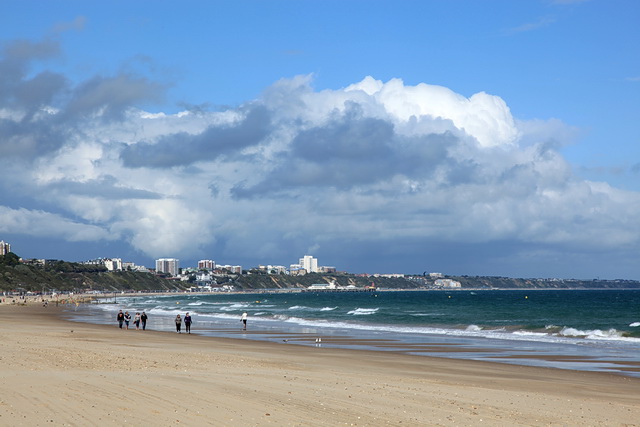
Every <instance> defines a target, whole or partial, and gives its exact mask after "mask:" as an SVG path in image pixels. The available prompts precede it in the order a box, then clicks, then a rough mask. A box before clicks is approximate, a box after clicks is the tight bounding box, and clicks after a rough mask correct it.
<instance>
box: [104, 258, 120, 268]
mask: <svg viewBox="0 0 640 427" xmlns="http://www.w3.org/2000/svg"><path fill="white" fill-rule="evenodd" d="M104 266H105V267H107V270H109V271H121V270H122V259H121V258H107V259H105V260H104Z"/></svg>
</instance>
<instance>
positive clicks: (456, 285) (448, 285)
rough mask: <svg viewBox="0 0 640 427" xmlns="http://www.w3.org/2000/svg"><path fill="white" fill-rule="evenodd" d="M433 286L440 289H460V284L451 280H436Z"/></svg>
mask: <svg viewBox="0 0 640 427" xmlns="http://www.w3.org/2000/svg"><path fill="white" fill-rule="evenodd" d="M433 284H434V285H435V286H438V287H441V288H452V289H457V288H462V284H461V283H460V282H458V281H455V280H451V279H438V280H436V281H435V282H433Z"/></svg>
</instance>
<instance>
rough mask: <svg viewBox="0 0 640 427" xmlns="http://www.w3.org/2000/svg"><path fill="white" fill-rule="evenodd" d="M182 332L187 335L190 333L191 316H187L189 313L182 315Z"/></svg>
mask: <svg viewBox="0 0 640 427" xmlns="http://www.w3.org/2000/svg"><path fill="white" fill-rule="evenodd" d="M184 331H185V332H186V333H188V334H190V333H191V316H189V313H187V314H185V315H184Z"/></svg>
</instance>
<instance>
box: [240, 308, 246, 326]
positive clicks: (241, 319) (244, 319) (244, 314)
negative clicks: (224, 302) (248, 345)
mask: <svg viewBox="0 0 640 427" xmlns="http://www.w3.org/2000/svg"><path fill="white" fill-rule="evenodd" d="M240 321H241V322H242V330H243V331H246V330H247V312H246V311H245V312H244V313H242V316H241V317H240Z"/></svg>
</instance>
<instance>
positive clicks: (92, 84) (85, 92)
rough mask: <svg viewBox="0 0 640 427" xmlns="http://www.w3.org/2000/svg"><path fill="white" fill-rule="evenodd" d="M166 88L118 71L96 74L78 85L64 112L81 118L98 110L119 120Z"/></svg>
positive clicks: (158, 99)
mask: <svg viewBox="0 0 640 427" xmlns="http://www.w3.org/2000/svg"><path fill="white" fill-rule="evenodd" d="M164 91H165V88H164V87H163V86H162V85H160V84H158V83H155V82H152V81H150V80H148V79H147V78H145V77H138V76H134V75H131V74H120V75H117V76H114V77H103V76H96V77H93V78H91V79H90V80H87V81H86V82H84V83H83V84H81V85H79V86H78V87H77V88H76V89H75V90H74V91H73V93H72V96H71V98H70V99H69V102H68V104H67V105H66V108H65V111H64V117H66V118H78V117H79V118H84V117H89V116H91V115H93V114H96V113H99V114H100V116H101V117H102V118H103V119H107V120H120V119H122V118H123V114H124V113H125V112H126V111H127V110H128V109H129V108H131V107H132V106H133V105H136V104H137V103H139V102H149V101H152V102H157V101H160V100H161V99H162V96H163V94H164Z"/></svg>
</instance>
